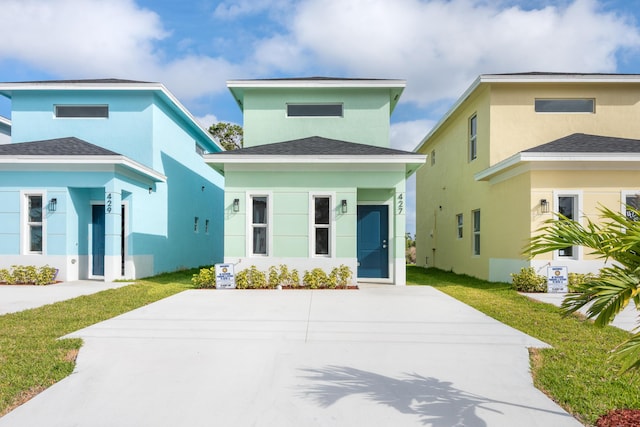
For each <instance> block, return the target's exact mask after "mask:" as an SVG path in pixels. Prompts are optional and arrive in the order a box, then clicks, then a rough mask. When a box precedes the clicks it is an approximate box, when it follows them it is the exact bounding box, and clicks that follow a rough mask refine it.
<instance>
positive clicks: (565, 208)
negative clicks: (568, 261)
mask: <svg viewBox="0 0 640 427" xmlns="http://www.w3.org/2000/svg"><path fill="white" fill-rule="evenodd" d="M576 199H577V197H576V196H558V213H559V214H560V215H563V216H565V217H566V218H567V219H576V217H577V216H576V213H577V206H576V205H577V203H576V201H577V200H576ZM558 256H560V257H569V258H573V256H574V247H573V246H568V247H566V248H563V249H558Z"/></svg>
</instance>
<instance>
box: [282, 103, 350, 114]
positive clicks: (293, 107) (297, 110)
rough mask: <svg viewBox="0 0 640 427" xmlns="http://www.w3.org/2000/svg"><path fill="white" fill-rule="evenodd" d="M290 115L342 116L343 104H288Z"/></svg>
mask: <svg viewBox="0 0 640 427" xmlns="http://www.w3.org/2000/svg"><path fill="white" fill-rule="evenodd" d="M287 116H289V117H342V104H288V105H287Z"/></svg>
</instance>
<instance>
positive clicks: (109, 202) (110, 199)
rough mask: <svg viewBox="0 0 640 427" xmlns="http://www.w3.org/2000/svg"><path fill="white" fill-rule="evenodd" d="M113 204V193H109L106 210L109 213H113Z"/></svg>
mask: <svg viewBox="0 0 640 427" xmlns="http://www.w3.org/2000/svg"><path fill="white" fill-rule="evenodd" d="M112 204H113V200H112V198H111V193H109V194H107V203H106V210H107V213H111V206H112Z"/></svg>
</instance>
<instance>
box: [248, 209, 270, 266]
mask: <svg viewBox="0 0 640 427" xmlns="http://www.w3.org/2000/svg"><path fill="white" fill-rule="evenodd" d="M268 200H269V199H268V198H267V196H252V197H251V205H252V209H251V211H252V212H251V232H252V253H253V255H268V253H267V234H268V233H267V231H268V230H267V227H268V221H267V214H268V211H267V209H268Z"/></svg>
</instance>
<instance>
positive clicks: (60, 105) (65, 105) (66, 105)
mask: <svg viewBox="0 0 640 427" xmlns="http://www.w3.org/2000/svg"><path fill="white" fill-rule="evenodd" d="M59 107H63V108H65V107H67V108H74V107H77V108H80V107H82V108H87V107H89V108H91V107H100V108H102V107H104V108H106V109H107V115H106V116H60V115H59V114H58V108H59ZM109 113H110V111H109V104H54V106H53V117H54V118H56V119H83V120H86V119H96V120H104V119H108V118H109Z"/></svg>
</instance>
